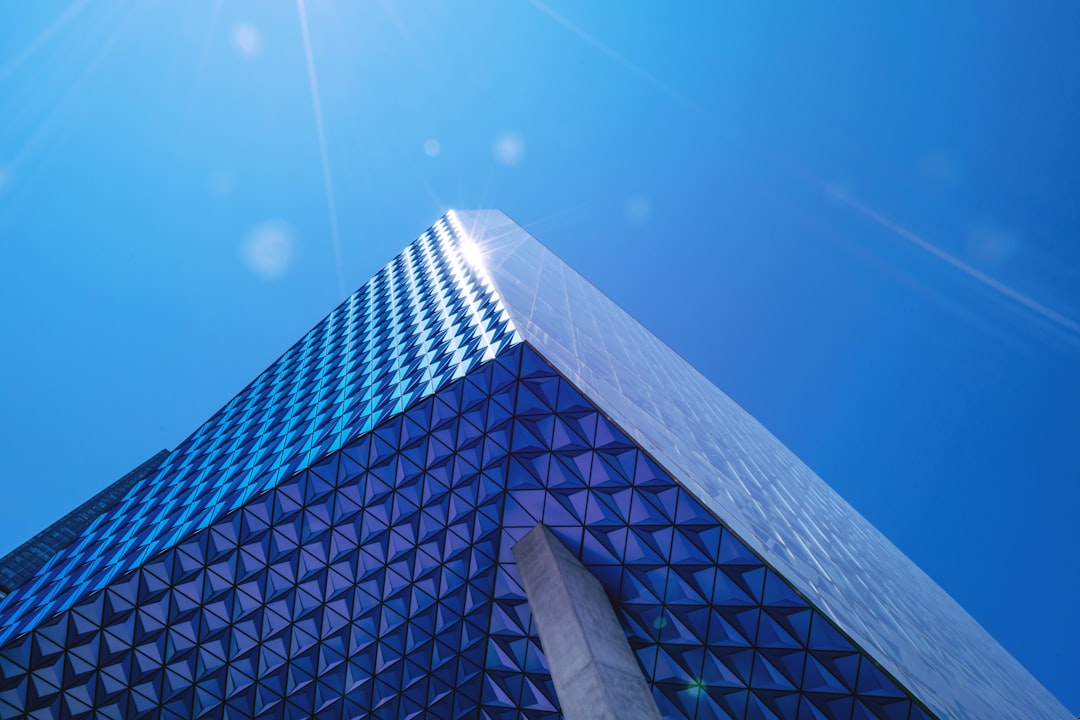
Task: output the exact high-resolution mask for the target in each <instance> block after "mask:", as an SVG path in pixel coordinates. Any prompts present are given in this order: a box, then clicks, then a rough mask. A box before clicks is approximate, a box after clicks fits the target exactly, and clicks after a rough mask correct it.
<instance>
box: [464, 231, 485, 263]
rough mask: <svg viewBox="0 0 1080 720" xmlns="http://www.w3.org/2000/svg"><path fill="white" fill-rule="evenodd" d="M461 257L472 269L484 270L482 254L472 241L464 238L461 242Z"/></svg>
mask: <svg viewBox="0 0 1080 720" xmlns="http://www.w3.org/2000/svg"><path fill="white" fill-rule="evenodd" d="M461 255H462V257H464V258H465V261H466V262H467V263H469V264H470V265H472V266H473V267H474V268H476V269H478V270H483V269H484V253H483V252H481V250H480V248H479V247H477V246H476V243H474V242H473V241H472V240H469V239H468V238H465V239H463V240H462V241H461Z"/></svg>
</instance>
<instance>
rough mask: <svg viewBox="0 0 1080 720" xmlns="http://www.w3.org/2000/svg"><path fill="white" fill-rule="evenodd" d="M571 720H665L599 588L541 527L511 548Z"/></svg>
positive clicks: (564, 705) (571, 556)
mask: <svg viewBox="0 0 1080 720" xmlns="http://www.w3.org/2000/svg"><path fill="white" fill-rule="evenodd" d="M513 552H514V560H515V561H516V562H517V566H518V571H519V572H520V573H521V579H522V581H523V582H524V584H525V595H526V597H527V598H528V600H529V609H530V610H531V611H532V616H533V617H534V618H535V619H536V626H537V629H538V632H539V634H540V644H541V645H542V646H543V648H544V656H545V657H546V658H547V663H548V667H550V668H551V678H552V680H554V682H555V692H556V693H557V694H558V696H559V705H560V706H561V710H562V713H563V717H565V718H566V720H660V711H659V709H657V707H656V701H655V700H653V696H652V693H651V692H650V691H649V686H648V685H647V684H646V682H645V678H644V677H643V676H642V674H641V668H640V666H639V665H638V662H637V658H636V657H635V656H634V652H633V651H632V650H631V649H630V643H629V642H627V640H626V634H625V633H624V632H623V629H622V626H620V625H619V621H618V619H617V618H616V617H615V611H614V610H613V609H612V607H611V602H610V601H609V600H608V597H607V594H606V593H605V592H604V588H603V586H602V585H601V584H600V581H599V580H597V579H596V577H595V576H593V574H592V573H591V572H589V570H588V568H586V567H585V566H584V565H582V564H581V562H580V561H578V559H577V558H576V557H574V556H573V555H572V554H571V553H570V551H569V550H567V549H566V547H564V546H563V544H562V543H561V542H559V540H558V538H556V537H555V536H554V535H552V534H551V531H550V530H548V529H547V528H546V527H544V526H543V525H537V526H536V527H534V528H533V529H532V530H530V531H529V533H528V534H527V535H526V536H525V537H523V538H522V539H521V540H519V541H518V542H517V544H515V545H514V548H513Z"/></svg>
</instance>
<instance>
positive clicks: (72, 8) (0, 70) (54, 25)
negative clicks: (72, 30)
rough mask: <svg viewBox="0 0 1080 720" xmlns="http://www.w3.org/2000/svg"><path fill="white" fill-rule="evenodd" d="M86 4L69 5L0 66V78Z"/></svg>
mask: <svg viewBox="0 0 1080 720" xmlns="http://www.w3.org/2000/svg"><path fill="white" fill-rule="evenodd" d="M88 2H89V0H75V2H73V3H71V5H69V6H68V7H67V9H66V10H64V12H62V13H61V14H60V16H59V17H57V18H56V19H55V20H53V21H52V22H51V23H50V24H49V26H48V27H47V28H45V29H44V30H42V31H41V32H40V33H38V35H37V37H35V38H34V40H33V41H32V42H31V43H30V44H29V45H27V46H26V47H25V48H23V50H22V52H20V53H19V54H18V55H16V56H15V57H13V58H12V59H11V60H8V61H7V62H6V63H4V64H3V65H0V78H4V77H6V76H7V75H8V73H10V72H11V71H12V70H14V69H15V68H17V67H18V66H19V65H22V64H23V63H24V62H25V61H26V59H27V58H29V57H30V56H31V55H33V54H34V53H35V52H37V50H38V49H39V48H40V47H41V46H42V45H44V44H45V43H47V42H48V41H49V39H50V38H51V37H52V36H53V35H55V34H56V32H57V31H58V30H59V29H60V28H62V27H63V26H64V25H66V24H67V23H68V22H69V21H71V19H72V18H74V17H75V16H76V15H78V14H79V13H80V12H81V11H82V9H83V8H84V7H86V4H87V3H88Z"/></svg>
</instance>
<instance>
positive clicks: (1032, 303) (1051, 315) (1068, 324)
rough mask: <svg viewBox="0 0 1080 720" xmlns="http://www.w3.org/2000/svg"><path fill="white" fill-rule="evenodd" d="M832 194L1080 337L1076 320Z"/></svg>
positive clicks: (837, 193) (856, 203) (835, 193)
mask: <svg viewBox="0 0 1080 720" xmlns="http://www.w3.org/2000/svg"><path fill="white" fill-rule="evenodd" d="M828 192H829V194H830V195H832V196H833V197H834V198H836V199H837V200H839V201H840V202H842V203H844V204H845V205H847V206H848V207H850V208H852V209H853V210H856V211H858V212H859V213H861V214H862V215H864V216H865V217H867V218H869V219H870V220H873V221H874V222H876V223H877V224H878V225H880V226H882V227H883V228H885V229H887V230H891V231H892V232H894V233H896V234H897V235H899V236H900V237H902V238H904V239H905V240H907V241H908V242H910V243H911V244H912V245H915V246H916V247H918V248H920V249H922V250H924V251H926V252H928V253H930V254H931V255H933V256H934V257H936V258H938V259H939V260H943V261H944V262H946V263H948V264H949V265H951V266H952V267H954V268H956V269H957V270H959V271H960V272H962V273H964V274H965V275H967V276H968V277H970V278H972V279H974V280H977V281H979V282H980V283H982V284H983V285H985V286H987V287H988V288H990V289H992V290H996V291H997V292H999V293H1001V294H1002V295H1004V296H1005V297H1007V298H1009V299H1010V300H1012V301H1013V302H1016V303H1018V304H1020V305H1022V306H1024V307H1025V308H1027V309H1028V310H1030V311H1032V312H1034V313H1036V314H1037V315H1039V316H1041V317H1042V318H1044V319H1046V320H1049V321H1050V322H1052V323H1054V324H1055V325H1057V326H1058V327H1060V328H1062V329H1064V330H1067V331H1068V332H1070V333H1072V334H1073V335H1074V336H1080V323H1078V322H1076V321H1075V320H1072V319H1071V318H1068V317H1065V316H1064V315H1062V314H1061V313H1059V312H1057V311H1056V310H1053V309H1052V308H1049V307H1047V306H1046V305H1043V304H1042V303H1040V302H1038V301H1037V300H1033V299H1032V298H1030V297H1028V296H1027V295H1025V294H1023V293H1022V292H1020V291H1018V290H1014V289H1013V288H1011V287H1009V286H1008V285H1006V284H1005V283H1003V282H1001V281H1000V280H995V279H994V278H992V277H990V276H989V275H987V274H986V273H984V272H982V271H981V270H979V269H978V268H974V267H972V266H971V265H968V264H967V263H966V262H964V261H963V260H961V259H960V258H958V257H955V256H953V255H950V254H949V253H947V252H945V251H944V250H942V249H941V248H939V247H937V246H936V245H934V244H933V243H931V242H930V241H929V240H927V239H926V238H923V237H921V236H919V235H917V234H915V233H914V232H912V231H911V230H908V229H907V228H905V227H904V226H903V225H900V224H898V223H896V222H895V221H893V220H891V219H890V218H888V217H886V216H884V215H882V214H881V213H879V212H877V211H876V210H874V209H872V208H869V207H867V206H866V205H863V204H862V203H861V202H859V201H858V200H856V199H854V198H853V197H851V196H849V195H847V194H846V193H844V192H841V191H839V190H834V189H830V190H829V191H828Z"/></svg>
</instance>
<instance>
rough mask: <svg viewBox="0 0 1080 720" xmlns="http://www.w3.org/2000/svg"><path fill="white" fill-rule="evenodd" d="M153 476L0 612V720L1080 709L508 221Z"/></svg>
mask: <svg viewBox="0 0 1080 720" xmlns="http://www.w3.org/2000/svg"><path fill="white" fill-rule="evenodd" d="M158 460H159V461H160V465H156V466H155V467H156V469H154V470H153V471H151V472H149V474H147V475H145V477H142V478H140V479H138V480H137V481H135V482H134V484H132V485H131V486H130V488H128V489H126V490H125V492H124V494H123V496H122V497H121V498H120V499H118V500H116V501H115V502H114V503H113V504H112V505H111V506H109V507H108V509H107V510H105V511H104V512H102V513H100V514H99V515H98V516H97V517H96V519H94V520H93V522H92V523H91V524H90V525H88V526H87V527H85V528H84V529H80V530H79V531H78V534H77V537H76V538H75V539H74V540H72V541H71V542H70V543H69V544H67V545H66V546H64V547H63V548H62V549H60V550H59V552H56V554H55V555H53V556H52V557H51V559H49V560H48V561H47V562H46V563H45V564H44V565H43V566H41V567H40V568H38V569H37V570H36V571H34V572H33V574H32V575H31V576H29V577H28V579H23V580H21V581H20V582H21V584H19V585H18V586H17V587H12V588H11V593H10V594H9V595H8V596H7V597H6V598H4V599H3V600H2V601H0V717H5V718H6V717H17V716H22V715H23V714H27V715H29V716H32V717H62V716H63V717H66V716H73V717H75V716H84V717H91V716H97V717H140V716H145V717H181V718H187V717H312V716H315V717H369V716H370V717H380V718H398V717H433V718H450V717H483V718H504V717H505V718H511V717H513V718H517V717H521V716H523V715H524V716H526V717H555V716H557V715H559V714H560V707H561V706H562V707H561V710H562V711H563V712H564V713H565V714H571V713H573V712H577V711H579V710H580V709H581V707H582V704H583V703H582V700H581V698H582V697H585V698H590V697H591V698H595V702H596V703H597V704H600V703H602V702H604V700H603V698H602V697H601V695H604V694H609V691H611V689H612V688H613V687H614V686H616V685H617V686H618V687H619V692H620V693H623V695H621V697H625V698H630V699H628V700H626V701H625V702H626V704H625V705H624V706H621V709H622V710H626V711H627V712H629V709H630V708H633V709H634V710H635V712H636V711H637V710H638V709H640V710H641V713H642V714H641V715H640V716H642V717H655V716H660V715H662V716H665V717H676V718H712V717H734V718H785V719H787V718H791V719H793V720H801V719H803V718H844V719H845V720H848V719H851V718H887V719H888V720H919V719H921V718H932V717H940V718H979V719H980V720H987V719H990V720H993V719H995V718H1001V719H1002V720H1004V719H1005V718H1009V719H1015V718H1068V717H1070V715H1069V713H1068V712H1067V711H1066V710H1065V708H1064V707H1062V706H1061V705H1060V704H1059V703H1058V702H1057V701H1056V700H1055V699H1054V698H1053V697H1052V696H1050V695H1049V693H1047V691H1046V690H1045V689H1043V688H1042V687H1041V686H1040V685H1039V683H1038V682H1037V681H1035V680H1034V679H1033V678H1032V677H1031V676H1030V675H1029V674H1028V673H1027V672H1026V671H1025V670H1024V669H1023V668H1022V667H1020V666H1019V665H1018V664H1017V663H1016V661H1015V660H1013V659H1012V658H1011V657H1010V656H1009V655H1008V654H1007V653H1006V652H1005V651H1004V650H1003V649H1002V648H1001V647H1000V646H999V645H998V644H997V643H996V642H995V641H994V640H993V639H992V638H991V637H989V636H988V635H987V634H986V632H985V631H984V630H982V628H980V627H979V625H978V624H977V623H976V622H975V621H974V620H972V619H971V618H970V617H969V616H968V615H967V614H966V613H964V611H963V610H962V609H961V608H959V606H957V605H956V603H955V602H954V601H953V600H952V599H951V598H949V597H948V596H947V595H946V594H945V593H944V592H943V591H942V590H941V589H940V588H938V587H937V586H936V585H935V584H934V583H933V582H932V581H931V580H930V579H929V578H928V577H927V576H926V575H925V574H923V573H922V572H921V571H919V570H918V569H917V568H916V567H915V566H914V565H913V564H912V563H911V562H910V561H909V560H908V559H907V558H906V557H905V556H904V555H903V554H902V553H900V552H899V551H898V550H897V549H896V548H895V547H894V546H893V545H892V544H890V543H889V542H888V541H887V540H886V539H885V538H884V537H883V536H882V535H881V534H880V533H878V532H877V531H876V530H874V529H873V528H872V527H871V526H870V525H869V524H868V523H867V522H866V521H865V520H864V519H863V518H862V517H861V516H859V515H858V513H856V512H855V511H854V510H853V509H852V508H851V507H850V506H848V505H847V504H846V503H844V501H843V500H842V499H840V498H839V497H838V496H837V495H836V494H835V493H834V492H833V491H832V490H830V489H829V488H828V486H826V485H825V484H824V483H823V482H822V481H821V480H820V479H819V478H817V477H816V476H815V475H814V474H813V473H812V472H811V471H810V470H809V469H808V468H807V467H806V466H805V465H803V464H802V463H801V462H800V461H799V460H798V459H797V458H795V457H794V456H793V455H792V454H791V453H790V452H789V451H788V450H787V449H786V448H784V447H783V445H781V444H780V443H779V442H778V441H777V440H776V439H775V438H773V437H772V436H771V435H770V434H769V433H768V432H767V431H766V430H765V429H764V428H762V427H761V426H760V425H759V424H758V423H757V422H756V421H755V420H754V419H753V418H751V417H750V416H749V415H748V414H747V413H746V412H745V411H743V410H742V409H740V408H739V407H738V406H736V405H735V404H734V403H733V402H732V401H731V400H730V399H729V398H727V397H726V396H725V395H724V394H723V393H721V392H720V391H719V390H718V389H716V388H715V387H714V386H713V385H712V384H711V383H709V382H708V381H707V380H706V379H705V378H704V377H703V376H701V375H700V374H699V373H697V372H696V371H694V370H693V368H691V367H690V366H689V365H688V364H687V363H686V362H685V361H683V360H682V359H680V358H679V357H678V356H677V355H676V354H675V353H674V352H673V351H672V350H670V349H669V348H667V347H666V346H664V345H663V344H662V343H661V342H660V341H659V340H657V339H656V338H655V337H654V336H652V335H651V334H650V333H649V332H648V331H647V330H645V329H644V328H643V327H641V326H640V325H639V324H638V323H636V322H635V321H634V320H633V319H632V318H630V317H629V316H628V315H627V314H626V313H625V312H623V311H622V310H621V309H620V308H618V307H617V306H616V305H615V304H614V303H613V302H611V301H610V300H609V299H607V298H606V297H604V296H603V295H602V294H601V293H600V292H599V291H598V290H596V289H595V288H594V287H592V286H591V285H589V284H588V283H587V282H586V281H585V280H584V279H582V278H581V277H580V276H579V275H577V274H576V273H575V272H574V271H573V270H571V269H570V268H569V267H567V266H566V265H565V264H564V263H562V261H560V260H559V259H558V258H557V257H556V256H555V255H553V254H552V253H550V252H549V251H548V250H546V249H545V248H544V247H543V246H542V245H541V244H540V243H539V242H537V241H536V240H534V239H533V238H532V237H530V236H529V235H528V234H527V233H526V232H525V231H524V230H522V229H521V228H520V227H518V226H517V225H515V224H513V223H512V222H511V221H510V220H508V219H507V218H506V217H505V216H504V215H502V214H501V213H498V212H452V213H449V214H448V215H447V216H445V217H444V218H442V219H440V220H439V221H438V222H437V223H436V224H435V225H434V226H433V227H432V228H431V229H430V230H428V231H427V232H425V233H424V234H423V235H422V236H421V237H420V238H418V239H417V240H416V241H415V242H413V243H412V244H411V245H409V246H408V247H407V248H406V249H405V250H404V251H403V252H402V253H401V254H400V255H398V257H397V258H395V259H394V260H393V261H392V262H391V263H390V264H389V265H387V266H386V267H385V268H384V269H383V270H381V271H380V272H379V273H378V274H377V275H376V276H375V277H374V278H372V279H371V280H370V281H369V282H368V283H367V284H366V285H365V286H363V287H362V288H360V289H359V290H358V291H357V292H356V293H354V294H353V295H352V296H351V297H350V298H348V299H347V300H346V301H345V302H344V303H342V304H341V305H340V306H339V307H338V308H336V309H335V310H334V311H333V312H331V313H330V315H329V316H327V318H326V319H325V320H323V321H322V322H321V323H319V324H318V325H317V326H316V327H315V328H313V329H312V330H311V331H310V332H309V333H308V334H307V335H305V336H304V337H303V338H302V339H301V340H300V341H299V342H297V343H296V344H295V345H294V346H293V347H292V348H290V349H289V350H288V351H287V352H286V353H285V354H284V355H283V356H282V357H281V358H280V359H279V360H278V361H277V362H275V363H274V364H273V365H271V366H270V367H269V368H268V369H267V370H266V371H264V372H263V373H262V374H261V375H259V376H258V377H257V378H256V379H255V380H254V381H253V382H252V383H251V384H250V385H249V386H248V387H247V388H245V389H244V390H243V391H241V392H240V394H238V395H237V396H236V397H235V398H233V399H232V400H231V401H229V403H228V404H226V405H225V406H224V407H223V408H222V409H221V410H220V411H219V412H218V413H217V414H215V415H214V416H213V417H212V418H210V419H209V420H208V421H207V422H206V423H205V424H204V425H203V426H202V427H200V428H199V429H198V430H196V431H195V433H194V434H192V435H191V436H190V437H189V438H188V439H187V440H186V441H184V443H182V444H181V445H180V446H179V447H178V448H176V449H175V450H173V451H172V452H171V453H169V455H168V456H167V457H165V458H164V459H163V460H161V459H160V458H159V459H158ZM0 565H2V563H0ZM23 572H28V571H26V570H25V568H24V569H23ZM582 616H587V617H589V618H593V619H595V620H590V621H588V622H581V623H576V625H575V622H576V621H575V620H574V618H575V617H582ZM608 617H613V618H614V620H612V621H611V622H608V621H607V620H605V619H604V618H608ZM571 626H574V627H578V626H580V627H578V630H575V631H574V632H571V630H572V628H571ZM578 631H580V632H578ZM575 632H576V633H577V635H575V634H574V633H575ZM579 636H580V637H579ZM590 652H591V653H593V656H590V657H584V656H588V655H589V653H590ZM596 655H599V656H601V657H595V656H596ZM583 657H584V659H583ZM612 658H618V659H612ZM594 671H595V672H594ZM590 673H594V674H593V675H590ZM635 673H636V674H635ZM585 677H589V678H593V679H590V680H589V682H590V683H592V684H591V685H589V692H591V693H592V695H589V694H588V693H585V694H584V695H583V694H582V692H581V691H582V688H581V687H574V686H573V685H574V682H575V680H576V679H577V678H585ZM631 686H633V688H638V689H640V688H644V691H643V693H638V692H637V690H634V689H633V688H632V687H631ZM625 688H630V689H625ZM624 689H625V692H623V691H624ZM575 693H576V694H575ZM635 693H637V694H635ZM616 694H617V695H618V693H616ZM571 698H572V700H571ZM584 704H588V703H584Z"/></svg>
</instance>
